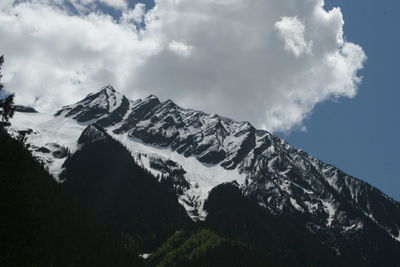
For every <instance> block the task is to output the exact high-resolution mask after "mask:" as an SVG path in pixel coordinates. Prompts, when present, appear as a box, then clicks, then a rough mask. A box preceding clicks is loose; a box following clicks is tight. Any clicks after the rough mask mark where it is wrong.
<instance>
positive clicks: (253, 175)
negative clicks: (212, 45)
mask: <svg viewBox="0 0 400 267" xmlns="http://www.w3.org/2000/svg"><path fill="white" fill-rule="evenodd" d="M35 116H36V117H35ZM37 117H38V115H24V116H22V115H21V116H20V117H19V118H17V119H16V120H15V127H14V131H17V130H24V129H25V130H29V129H30V132H31V134H30V135H29V136H28V143H30V144H32V148H31V149H32V151H33V153H34V154H35V155H36V156H37V157H39V158H41V159H42V160H43V161H44V162H45V164H46V166H48V167H49V169H50V170H51V171H52V173H54V175H55V176H57V175H58V174H59V172H60V171H61V169H62V168H61V164H62V162H64V161H65V158H56V157H55V156H54V153H56V154H57V151H59V148H55V147H57V146H55V145H54V143H55V144H56V145H58V146H59V147H64V146H65V147H67V148H68V149H69V150H70V151H72V152H73V151H75V150H76V149H77V148H78V146H77V143H76V142H77V140H78V137H79V134H80V133H81V132H82V131H83V129H84V128H85V127H86V126H87V125H90V124H92V123H98V124H100V125H102V126H103V127H104V128H105V130H106V131H107V133H108V134H110V135H111V136H112V137H113V138H114V139H115V140H118V141H119V142H120V143H122V144H123V145H124V146H126V147H127V148H128V149H129V151H130V152H131V154H132V156H133V158H134V159H135V160H136V162H137V163H138V164H140V165H141V166H142V167H144V168H146V169H147V170H148V171H150V172H151V173H152V174H153V175H156V176H159V181H160V182H162V183H167V184H169V185H170V186H172V187H173V189H174V190H175V193H176V195H177V196H178V199H179V202H180V204H182V205H183V206H184V207H185V209H186V211H187V213H188V214H189V215H190V216H191V217H192V218H193V219H194V220H204V219H205V218H206V216H207V211H206V210H205V209H204V202H205V200H206V199H207V197H208V194H209V192H210V191H211V190H212V189H213V188H214V187H216V186H218V185H219V184H222V183H225V182H232V181H236V182H237V183H238V185H239V187H240V189H241V191H242V192H243V194H244V195H245V196H246V197H248V198H249V199H250V200H252V201H253V202H254V203H257V204H258V205H259V206H261V207H263V208H265V210H267V211H268V212H269V213H271V214H274V215H281V214H289V215H290V216H293V217H295V218H301V219H302V222H303V225H304V228H305V229H307V230H308V231H310V232H312V233H314V234H315V235H316V236H318V237H319V238H320V239H321V240H322V242H325V243H327V244H329V245H330V246H331V247H332V248H334V249H335V250H336V251H337V253H343V251H344V250H345V249H346V248H347V247H348V246H349V244H351V243H354V244H357V245H361V247H360V249H359V252H358V253H360V254H361V255H363V256H365V257H366V258H369V259H370V260H371V261H372V260H373V259H378V258H380V256H379V255H383V256H381V257H382V258H384V257H385V256H384V255H393V254H395V252H396V251H399V244H400V231H399V229H400V205H399V203H398V202H396V201H394V200H392V199H390V198H389V197H388V196H386V195H385V194H384V193H382V192H380V191H379V190H378V189H376V188H374V187H372V186H370V185H369V184H367V183H364V182H362V181H361V180H358V179H356V178H354V177H351V176H350V175H347V174H345V173H344V172H342V171H340V170H339V169H337V168H335V167H333V166H331V165H329V164H325V163H323V162H321V161H319V160H317V159H315V158H314V157H312V156H310V155H308V154H307V153H305V152H303V151H301V150H298V149H296V148H294V147H292V146H291V145H289V144H287V143H286V142H285V141H284V140H282V139H280V138H279V137H277V136H274V135H272V134H270V133H269V132H267V131H263V130H257V129H255V128H254V127H253V126H252V125H251V124H250V123H248V122H235V121H233V120H231V119H228V118H224V117H220V116H218V115H215V114H212V115H210V114H206V113H203V112H199V111H194V110H189V109H184V108H181V107H179V106H177V105H176V104H175V103H173V102H172V101H170V100H168V101H165V102H161V101H159V99H158V98H157V97H155V96H149V97H147V98H145V99H141V100H137V101H131V100H128V99H127V98H126V97H124V96H123V95H121V94H119V93H118V92H116V91H115V90H114V89H113V88H111V87H105V88H102V89H101V90H100V91H99V92H98V93H95V94H91V95H89V96H87V97H86V98H85V99H83V100H82V101H80V102H78V103H77V104H73V105H70V106H66V107H63V108H62V109H61V110H60V111H58V112H57V113H56V114H55V117H54V118H49V119H48V120H47V121H43V122H40V123H36V124H35V123H31V124H30V125H29V127H28V128H29V129H26V128H27V127H26V126H25V125H24V122H26V121H28V120H29V119H28V118H37ZM49 125H51V126H52V127H53V128H60V129H65V130H64V131H63V135H65V138H61V137H60V136H61V135H60V132H57V131H55V130H52V129H49ZM51 138H53V139H52V140H57V141H55V142H54V141H52V142H49V140H50V139H51ZM74 140H75V141H74ZM43 148H44V149H43ZM45 149H47V150H48V151H50V152H49V153H44V152H43V151H46V150H45ZM61 154H62V153H61ZM399 265H400V264H399Z"/></svg>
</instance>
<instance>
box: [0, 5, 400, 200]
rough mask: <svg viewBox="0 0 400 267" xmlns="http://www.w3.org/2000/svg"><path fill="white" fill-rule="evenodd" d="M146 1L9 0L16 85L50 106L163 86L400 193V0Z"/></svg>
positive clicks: (6, 44) (4, 14) (9, 61)
mask: <svg viewBox="0 0 400 267" xmlns="http://www.w3.org/2000/svg"><path fill="white" fill-rule="evenodd" d="M141 2H142V3H139V4H138V2H137V1H132V0H19V1H15V0H2V1H1V2H0V40H1V41H0V53H2V54H5V57H6V64H5V65H4V68H3V72H4V83H5V85H6V88H10V91H13V92H15V93H16V95H17V97H16V100H17V102H19V103H20V104H25V105H31V106H33V107H35V108H36V109H38V110H39V111H42V112H54V111H55V110H56V109H57V108H59V107H61V106H63V105H66V104H70V103H73V102H76V101H78V100H80V99H81V98H82V97H84V96H85V95H86V94H88V93H91V92H93V91H95V90H97V89H98V88H100V87H102V86H104V85H107V84H111V85H113V86H114V87H115V88H116V89H117V90H118V91H120V92H122V93H124V94H126V95H127V96H129V97H131V98H133V99H135V98H142V97H145V96H147V95H149V94H155V95H157V96H158V97H159V98H160V99H161V100H167V99H172V100H174V101H175V102H176V103H177V104H179V105H181V106H183V107H187V108H195V109H199V110H203V111H206V112H209V113H218V114H220V115H223V116H227V117H231V118H234V119H237V120H246V121H250V122H251V123H253V124H254V125H255V126H256V127H258V128H263V129H267V130H269V131H271V132H273V133H275V134H278V135H279V136H282V137H284V138H285V139H287V140H288V141H289V142H290V143H292V144H293V145H295V146H297V147H298V148H302V149H303V150H305V151H307V152H309V153H310V154H312V155H314V156H316V157H318V158H320V159H321V160H323V161H325V162H327V163H331V164H333V165H335V166H337V167H339V168H341V169H343V170H345V171H346V172H348V173H349V174H351V175H353V176H356V177H358V178H361V179H363V180H365V181H367V182H369V183H371V184H373V185H375V186H377V187H378V188H380V189H382V190H383V191H384V192H386V193H388V194H389V195H390V196H392V197H394V198H396V199H400V192H399V190H398V188H399V185H400V184H399V183H400V182H399V179H398V178H397V175H396V172H395V167H396V163H398V162H399V156H398V155H397V153H396V152H397V151H396V149H397V148H398V147H399V141H397V138H396V137H397V136H399V135H398V129H399V128H398V125H399V124H398V120H399V119H398V118H397V116H396V115H398V114H399V112H396V111H398V108H397V106H398V105H397V103H396V102H395V101H396V99H397V98H396V96H398V94H399V93H398V92H397V90H396V86H395V83H394V77H396V74H397V73H396V72H397V68H396V67H397V62H398V56H397V55H396V53H395V51H396V48H397V47H398V38H399V37H398V34H397V35H396V32H397V29H396V27H397V26H398V25H399V24H398V23H397V22H398V21H397V19H396V16H395V15H394V14H395V13H394V12H395V11H396V10H398V7H399V6H398V5H399V4H396V1H395V0H393V1H390V0H383V1H380V2H379V4H376V1H375V3H374V2H372V1H371V0H346V1H345V0H326V1H323V0H280V1H276V0H202V1H190V0H157V1H156V2H152V1H141ZM336 7H340V8H336ZM392 12H393V13H392Z"/></svg>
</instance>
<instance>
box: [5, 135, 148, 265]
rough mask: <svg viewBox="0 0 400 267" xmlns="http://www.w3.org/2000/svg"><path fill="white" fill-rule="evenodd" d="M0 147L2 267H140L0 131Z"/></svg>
mask: <svg viewBox="0 0 400 267" xmlns="http://www.w3.org/2000/svg"><path fill="white" fill-rule="evenodd" d="M0 144H1V149H0V214H1V215H0V225H1V227H0V240H1V242H0V262H1V266H4V267H9V266H10V267H11V266H82V267H83V266H140V265H141V263H140V260H139V258H138V256H137V254H136V253H135V251H127V250H126V249H125V245H124V243H123V242H122V240H121V239H120V238H119V236H113V235H112V234H111V233H110V232H109V231H108V229H106V228H105V227H104V226H103V225H102V224H99V223H98V222H96V221H95V220H94V219H93V218H92V217H91V216H90V215H89V214H88V212H87V211H86V210H85V209H83V208H82V207H81V206H80V205H79V204H78V203H77V202H76V201H75V200H74V199H73V198H72V197H71V196H70V195H69V194H67V193H66V192H65V190H64V189H63V188H62V186H61V185H60V184H57V183H56V182H55V181H54V179H53V178H52V177H51V176H50V175H49V174H48V173H47V172H46V171H45V170H44V168H43V166H42V165H41V164H39V163H38V162H36V161H35V160H34V159H33V157H32V156H31V154H30V153H29V152H28V150H26V149H25V147H24V145H23V144H21V143H20V142H18V141H16V140H14V139H12V138H11V137H10V136H8V135H7V134H6V133H5V132H4V131H3V130H2V129H0Z"/></svg>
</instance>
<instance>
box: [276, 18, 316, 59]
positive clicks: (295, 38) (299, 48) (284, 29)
mask: <svg viewBox="0 0 400 267" xmlns="http://www.w3.org/2000/svg"><path fill="white" fill-rule="evenodd" d="M275 28H276V29H277V30H278V31H279V33H280V35H281V36H282V38H283V40H284V41H285V49H286V50H288V51H291V52H293V54H294V55H295V56H296V57H298V56H300V55H302V54H304V53H305V54H310V53H311V48H312V41H310V42H307V41H306V40H305V37H304V32H305V26H304V24H303V23H301V21H299V20H298V19H297V17H282V18H281V19H280V20H279V21H278V22H277V23H275Z"/></svg>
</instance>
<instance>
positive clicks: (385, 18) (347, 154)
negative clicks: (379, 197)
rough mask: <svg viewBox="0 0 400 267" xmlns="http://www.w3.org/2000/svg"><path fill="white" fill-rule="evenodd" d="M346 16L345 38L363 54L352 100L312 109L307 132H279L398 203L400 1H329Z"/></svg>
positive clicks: (329, 103)
mask: <svg viewBox="0 0 400 267" xmlns="http://www.w3.org/2000/svg"><path fill="white" fill-rule="evenodd" d="M326 4H327V6H328V7H330V6H340V7H341V10H342V13H343V16H344V18H345V25H344V31H345V36H346V39H348V40H349V41H351V42H355V43H357V44H359V45H361V46H362V47H363V49H364V51H365V53H366V55H367V56H368V60H367V61H366V64H365V66H364V69H363V70H361V71H360V75H362V76H363V81H362V83H361V84H360V86H359V91H358V94H357V96H356V97H354V98H353V99H346V98H341V99H339V101H336V102H335V101H328V102H324V103H322V104H319V105H317V107H316V108H315V109H314V110H313V112H312V114H311V115H310V116H309V117H308V119H307V120H306V121H305V122H304V124H305V125H306V126H307V132H299V131H293V132H291V133H290V134H284V133H281V134H279V135H280V136H282V137H283V138H285V139H286V140H288V141H289V142H290V143H291V144H293V145H295V146H297V147H300V148H302V149H304V150H305V151H307V152H309V153H310V154H312V155H313V156H316V157H317V158H319V159H321V160H323V161H325V162H328V163H331V164H333V165H335V166H337V167H339V168H340V169H342V170H344V171H346V172H347V173H349V174H351V175H353V176H355V177H357V178H360V179H362V180H364V181H367V182H369V183H370V184H372V185H374V186H376V187H378V188H379V189H381V190H383V191H384V192H385V193H387V194H388V195H389V196H391V197H393V198H395V199H396V200H400V175H399V171H398V170H399V166H400V153H399V150H400V138H399V137H400V105H399V99H400V90H399V89H400V88H399V85H398V81H397V79H398V77H399V74H400V73H399V70H400V69H399V67H398V66H399V62H400V54H399V53H398V49H399V47H400V34H399V29H398V28H399V26H400V17H399V16H398V12H399V11H400V1H396V0H382V1H379V2H377V1H373V0H330V1H326Z"/></svg>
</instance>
